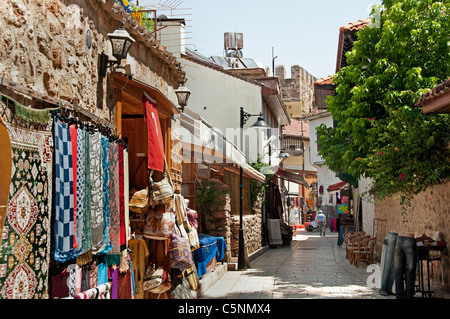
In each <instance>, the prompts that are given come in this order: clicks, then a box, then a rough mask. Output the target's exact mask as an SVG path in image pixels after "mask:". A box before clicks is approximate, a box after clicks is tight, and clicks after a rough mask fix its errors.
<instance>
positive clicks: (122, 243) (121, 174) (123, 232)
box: [119, 144, 126, 247]
mask: <svg viewBox="0 0 450 319" xmlns="http://www.w3.org/2000/svg"><path fill="white" fill-rule="evenodd" d="M124 189H125V183H124V163H123V145H122V144H119V201H120V206H119V209H120V246H121V247H124V246H126V230H125V227H126V226H125V197H124Z"/></svg>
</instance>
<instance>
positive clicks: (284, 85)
mask: <svg viewBox="0 0 450 319" xmlns="http://www.w3.org/2000/svg"><path fill="white" fill-rule="evenodd" d="M275 75H276V76H277V77H279V79H280V91H281V98H282V99H283V101H284V102H299V105H298V107H300V109H298V110H294V111H293V112H294V114H297V115H298V117H300V116H301V115H300V114H301V111H303V112H304V114H307V113H309V112H311V111H312V110H313V109H314V82H315V81H316V80H317V78H315V77H314V76H313V75H311V74H310V73H309V72H308V71H307V70H305V69H304V68H302V67H301V66H299V65H293V66H292V67H291V77H290V78H286V68H285V66H284V65H278V66H277V67H276V68H275Z"/></svg>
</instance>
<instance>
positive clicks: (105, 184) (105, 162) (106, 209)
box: [101, 136, 112, 254]
mask: <svg viewBox="0 0 450 319" xmlns="http://www.w3.org/2000/svg"><path fill="white" fill-rule="evenodd" d="M101 142H102V145H101V146H102V149H101V154H102V192H103V247H104V248H103V251H102V254H106V253H107V252H109V251H110V250H111V249H112V246H111V238H110V227H111V225H110V215H111V212H110V206H109V140H108V138H107V137H105V136H102V141H101Z"/></svg>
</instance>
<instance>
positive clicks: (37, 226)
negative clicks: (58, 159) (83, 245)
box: [0, 98, 53, 299]
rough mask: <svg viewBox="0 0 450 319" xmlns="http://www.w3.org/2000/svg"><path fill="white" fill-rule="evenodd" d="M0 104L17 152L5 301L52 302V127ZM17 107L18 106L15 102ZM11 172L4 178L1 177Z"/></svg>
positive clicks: (2, 261)
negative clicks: (49, 270)
mask: <svg viewBox="0 0 450 319" xmlns="http://www.w3.org/2000/svg"><path fill="white" fill-rule="evenodd" d="M6 103H8V102H6V100H5V98H3V99H2V101H1V102H0V115H1V116H2V119H3V121H4V123H5V125H6V127H7V129H8V133H9V136H10V139H11V147H12V169H11V185H10V189H9V200H8V208H7V217H6V220H5V226H4V229H3V233H2V234H1V246H0V298H4V299H33V298H37V299H47V298H48V268H49V260H50V229H49V228H50V220H51V211H52V207H51V206H52V157H53V154H52V152H53V151H52V149H53V138H52V123H51V121H50V120H49V121H48V122H46V123H41V124H36V123H33V122H30V121H26V120H23V119H19V118H17V117H16V116H15V115H14V113H13V111H12V110H13V109H14V108H9V107H7V105H6ZM12 103H16V102H12ZM5 173H9V172H2V174H5Z"/></svg>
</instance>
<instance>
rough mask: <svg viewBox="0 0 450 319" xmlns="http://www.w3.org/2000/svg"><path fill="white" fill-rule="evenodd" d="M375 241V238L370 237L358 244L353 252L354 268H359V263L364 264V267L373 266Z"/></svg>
mask: <svg viewBox="0 0 450 319" xmlns="http://www.w3.org/2000/svg"><path fill="white" fill-rule="evenodd" d="M376 239H377V238H376V237H370V238H367V239H364V240H362V241H360V242H358V248H357V249H356V250H354V251H353V256H354V258H353V262H354V264H355V266H356V267H359V263H360V262H364V263H365V264H366V265H371V264H373V250H374V247H375V240H376Z"/></svg>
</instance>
